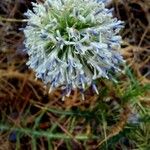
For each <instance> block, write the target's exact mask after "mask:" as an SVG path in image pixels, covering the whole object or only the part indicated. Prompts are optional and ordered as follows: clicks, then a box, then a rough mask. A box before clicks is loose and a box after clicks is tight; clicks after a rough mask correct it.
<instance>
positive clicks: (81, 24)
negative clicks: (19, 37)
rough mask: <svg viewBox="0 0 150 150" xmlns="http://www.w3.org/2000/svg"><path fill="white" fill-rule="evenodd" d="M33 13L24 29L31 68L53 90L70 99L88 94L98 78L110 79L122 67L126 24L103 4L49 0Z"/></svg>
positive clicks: (29, 13) (86, 1) (81, 0)
mask: <svg viewBox="0 0 150 150" xmlns="http://www.w3.org/2000/svg"><path fill="white" fill-rule="evenodd" d="M32 4H33V11H31V10H28V11H27V13H26V16H27V17H28V24H27V26H26V28H25V29H24V34H25V37H26V39H25V46H26V50H27V53H28V55H29V61H28V63H27V64H28V65H29V67H30V68H32V69H33V70H35V72H36V76H37V78H41V79H42V80H43V81H44V83H45V84H50V87H51V89H53V88H57V87H61V88H62V89H64V90H65V95H67V94H68V95H69V93H70V92H71V90H73V89H75V88H78V89H80V90H81V91H84V90H85V89H86V88H87V87H89V86H91V85H92V86H93V87H94V89H95V91H96V92H98V91H97V89H96V86H95V85H94V83H93V81H94V80H95V79H97V78H108V79H110V78H111V73H110V72H112V71H113V72H117V71H119V64H120V63H122V62H123V59H122V56H121V55H120V54H119V52H118V49H120V43H121V37H120V36H119V35H118V33H119V30H120V29H121V28H122V27H123V26H122V22H121V21H118V20H117V19H116V18H113V17H112V11H111V10H109V9H106V8H105V6H104V3H103V2H102V1H97V0H46V1H45V3H44V4H37V3H32Z"/></svg>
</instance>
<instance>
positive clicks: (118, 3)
mask: <svg viewBox="0 0 150 150" xmlns="http://www.w3.org/2000/svg"><path fill="white" fill-rule="evenodd" d="M37 2H42V1H40V0H37ZM107 7H109V8H114V16H116V17H118V18H119V19H121V20H123V21H124V22H125V28H124V30H123V31H122V32H121V35H122V37H123V44H122V48H121V50H120V51H121V53H122V55H123V56H124V59H125V60H126V62H127V63H126V64H127V65H126V66H125V67H123V68H122V69H124V74H120V75H116V81H117V82H115V81H114V82H111V81H108V80H102V79H99V80H97V81H96V82H98V84H99V87H98V88H99V93H100V94H99V95H96V94H95V93H94V92H92V90H91V88H89V89H88V90H87V91H86V92H85V100H84V101H83V100H82V98H81V96H80V94H79V91H78V90H76V91H73V92H72V94H71V96H70V97H69V98H66V99H65V101H62V100H61V91H60V89H56V90H55V91H53V92H52V93H50V94H48V88H45V87H44V85H43V83H42V82H41V81H40V80H35V75H34V73H33V72H32V70H29V69H28V68H27V66H26V61H27V59H28V58H27V55H26V53H25V52H24V49H25V48H24V46H23V40H24V35H23V33H22V31H21V30H20V28H23V27H24V26H25V25H26V20H25V19H26V18H24V15H23V13H24V12H26V10H27V9H28V8H30V9H31V8H32V7H31V1H30V0H1V2H0V150H80V149H81V150H84V149H85V150H97V149H100V150H149V149H150V1H149V0H112V2H110V3H109V4H108V6H107Z"/></svg>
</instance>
